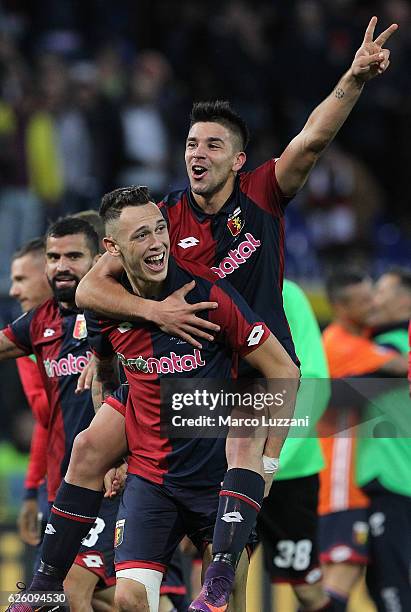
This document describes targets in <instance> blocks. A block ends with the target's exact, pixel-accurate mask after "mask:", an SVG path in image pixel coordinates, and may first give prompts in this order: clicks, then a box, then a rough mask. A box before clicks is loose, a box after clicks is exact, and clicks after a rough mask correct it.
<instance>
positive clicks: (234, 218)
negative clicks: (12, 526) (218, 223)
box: [227, 207, 244, 236]
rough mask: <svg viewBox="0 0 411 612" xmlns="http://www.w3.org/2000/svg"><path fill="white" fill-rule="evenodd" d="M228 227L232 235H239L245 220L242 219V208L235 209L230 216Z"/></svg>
mask: <svg viewBox="0 0 411 612" xmlns="http://www.w3.org/2000/svg"><path fill="white" fill-rule="evenodd" d="M227 227H228V229H229V230H230V232H231V235H232V236H238V234H239V233H240V232H241V230H242V229H243V227H244V220H243V219H241V208H240V207H238V208H236V209H235V211H234V212H233V214H231V215H230V216H229V217H228V221H227Z"/></svg>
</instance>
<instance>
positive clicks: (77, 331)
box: [73, 314, 87, 340]
mask: <svg viewBox="0 0 411 612" xmlns="http://www.w3.org/2000/svg"><path fill="white" fill-rule="evenodd" d="M73 338H76V340H83V339H84V338H87V326H86V319H85V317H84V315H83V314H78V315H77V317H76V322H75V323H74V329H73Z"/></svg>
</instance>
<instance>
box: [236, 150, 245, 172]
mask: <svg viewBox="0 0 411 612" xmlns="http://www.w3.org/2000/svg"><path fill="white" fill-rule="evenodd" d="M246 159H247V155H246V154H245V153H244V151H240V152H239V153H236V156H235V158H234V162H233V172H239V171H240V170H241V168H242V167H243V166H244V164H245V160H246Z"/></svg>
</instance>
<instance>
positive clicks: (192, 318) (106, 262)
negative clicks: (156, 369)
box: [76, 254, 219, 348]
mask: <svg viewBox="0 0 411 612" xmlns="http://www.w3.org/2000/svg"><path fill="white" fill-rule="evenodd" d="M122 273H123V267H122V265H121V263H119V262H118V261H117V260H116V259H115V258H113V257H110V256H109V255H108V254H105V255H103V257H101V259H100V260H99V261H98V262H97V263H96V264H95V265H94V267H93V268H92V269H91V270H90V271H89V272H88V273H87V274H86V276H84V277H83V278H82V280H81V281H80V284H79V286H78V287H77V292H76V302H77V305H78V306H79V307H80V308H86V309H88V310H93V311H94V312H97V313H99V314H101V315H103V316H105V317H108V318H111V319H116V320H118V321H136V320H137V321H138V320H140V321H141V320H142V321H147V322H150V323H155V324H156V325H158V327H159V328H160V329H161V330H162V331H164V332H165V333H167V334H170V336H179V337H180V338H182V339H183V340H185V341H186V342H189V343H190V344H192V345H194V346H195V347H197V348H201V344H200V342H198V341H197V340H196V339H195V338H194V336H197V337H198V338H204V339H206V340H213V336H212V335H211V334H213V333H217V332H218V331H219V327H218V325H215V324H214V323H211V322H210V321H206V320H204V319H202V318H200V317H198V316H197V314H198V313H199V312H201V311H204V310H209V309H214V308H216V307H217V303H216V302H199V303H198V304H189V303H188V302H187V301H186V299H185V296H186V295H187V293H189V292H190V291H191V290H192V289H193V288H194V285H195V283H194V281H193V282H192V283H189V284H187V285H185V286H184V287H182V288H181V289H179V290H178V291H175V292H174V293H172V294H171V295H169V296H168V297H167V298H166V299H165V300H163V301H161V302H155V301H153V300H146V299H143V298H140V297H138V296H136V295H134V294H132V293H130V292H129V291H127V289H125V288H124V287H123V286H122V285H121V284H120V283H119V282H118V279H119V278H120V276H121V274H122Z"/></svg>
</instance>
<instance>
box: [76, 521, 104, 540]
mask: <svg viewBox="0 0 411 612" xmlns="http://www.w3.org/2000/svg"><path fill="white" fill-rule="evenodd" d="M105 526H106V524H105V522H104V521H103V519H101V518H99V517H97V518H96V522H95V523H94V525H93V527H92V528H91V529H90V531H89V532H88V534H87V535H86V537H85V538H83V540H82V542H81V543H82V545H83V546H88V547H89V548H91V547H92V546H94V545H95V543H96V542H97V540H98V536H99V534H100V533H101V532H102V531H103V529H104V527H105Z"/></svg>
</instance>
